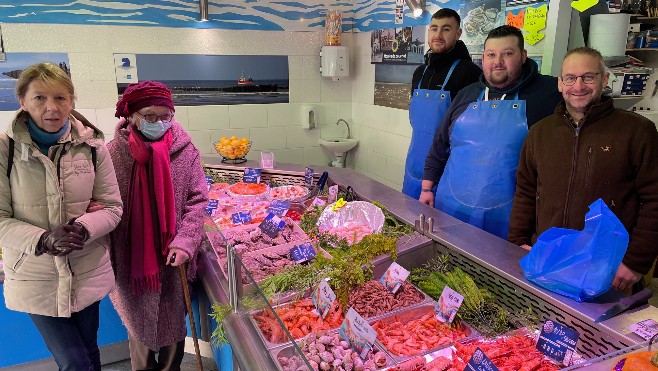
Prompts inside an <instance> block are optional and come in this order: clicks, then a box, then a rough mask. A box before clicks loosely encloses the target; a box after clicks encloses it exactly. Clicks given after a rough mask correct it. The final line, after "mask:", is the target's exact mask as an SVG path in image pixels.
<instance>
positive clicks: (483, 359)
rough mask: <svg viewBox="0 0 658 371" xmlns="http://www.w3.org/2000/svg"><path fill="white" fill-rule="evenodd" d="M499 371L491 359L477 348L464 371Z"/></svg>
mask: <svg viewBox="0 0 658 371" xmlns="http://www.w3.org/2000/svg"><path fill="white" fill-rule="evenodd" d="M467 370H471V371H498V367H496V365H494V364H493V362H491V360H490V359H489V357H487V355H486V354H484V352H483V351H482V349H480V348H475V352H473V355H472V356H471V359H469V360H468V363H467V364H466V368H464V371H467Z"/></svg>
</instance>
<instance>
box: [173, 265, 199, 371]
mask: <svg viewBox="0 0 658 371" xmlns="http://www.w3.org/2000/svg"><path fill="white" fill-rule="evenodd" d="M175 261H176V253H173V254H172V255H171V259H169V263H173V262H175ZM178 272H179V273H180V280H181V283H182V284H183V296H184V297H185V307H186V308H187V314H188V316H189V318H190V327H191V328H192V340H194V352H195V353H196V364H197V366H198V368H199V371H203V364H202V363H201V351H200V350H199V339H198V338H197V336H196V326H195V325H194V313H193V312H192V300H191V299H190V291H189V289H188V288H187V274H186V272H185V267H183V264H181V265H179V266H178Z"/></svg>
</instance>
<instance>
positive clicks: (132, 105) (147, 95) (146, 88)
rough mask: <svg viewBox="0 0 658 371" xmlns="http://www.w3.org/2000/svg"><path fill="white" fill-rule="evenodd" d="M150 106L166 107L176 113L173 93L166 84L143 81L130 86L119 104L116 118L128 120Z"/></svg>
mask: <svg viewBox="0 0 658 371" xmlns="http://www.w3.org/2000/svg"><path fill="white" fill-rule="evenodd" d="M150 106H164V107H169V109H171V110H172V111H175V109H174V102H173V101H172V100H171V91H170V90H169V88H167V86H165V84H163V83H161V82H157V81H142V82H139V83H137V84H130V85H128V87H127V88H126V90H125V91H124V92H123V96H121V99H120V100H119V101H118V102H117V111H116V113H115V114H114V116H115V117H125V118H128V117H130V116H131V115H132V114H133V113H135V112H137V111H139V110H140V109H142V108H144V107H150Z"/></svg>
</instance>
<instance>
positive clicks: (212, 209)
mask: <svg viewBox="0 0 658 371" xmlns="http://www.w3.org/2000/svg"><path fill="white" fill-rule="evenodd" d="M217 207H219V201H217V200H210V201H208V205H206V213H207V214H208V215H210V216H215V213H216V212H217Z"/></svg>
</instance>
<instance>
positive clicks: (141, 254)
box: [126, 127, 176, 294]
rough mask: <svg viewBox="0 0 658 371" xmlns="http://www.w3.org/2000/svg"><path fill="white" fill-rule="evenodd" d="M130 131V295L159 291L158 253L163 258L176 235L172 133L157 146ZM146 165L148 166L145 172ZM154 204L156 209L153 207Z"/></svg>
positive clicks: (127, 207) (128, 206)
mask: <svg viewBox="0 0 658 371" xmlns="http://www.w3.org/2000/svg"><path fill="white" fill-rule="evenodd" d="M136 130H137V129H136V128H133V127H131V128H130V135H129V136H128V145H129V147H130V153H131V154H132V156H133V158H135V165H134V166H133V173H132V177H131V180H130V185H129V186H128V199H127V201H128V202H129V205H126V209H127V210H130V211H129V213H130V214H129V218H130V219H129V223H130V224H129V226H130V229H129V230H130V232H129V238H130V250H131V270H130V278H131V281H132V289H133V293H135V294H141V293H143V292H144V291H151V292H158V291H159V290H160V269H159V267H158V258H157V254H156V252H157V251H160V252H161V253H162V255H164V256H165V257H166V256H167V254H168V253H169V244H170V243H171V241H172V239H173V238H174V233H175V231H176V210H175V209H174V185H173V183H172V180H171V167H170V166H171V164H170V158H169V148H171V144H172V141H173V139H172V134H171V130H167V132H166V133H165V135H164V136H163V137H162V138H161V139H160V140H159V141H157V142H144V141H143V140H142V138H141V136H140V135H139V134H138V133H136V132H135V131H136ZM146 165H150V166H149V169H150V171H148V172H147V170H146ZM153 202H155V205H153Z"/></svg>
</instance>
